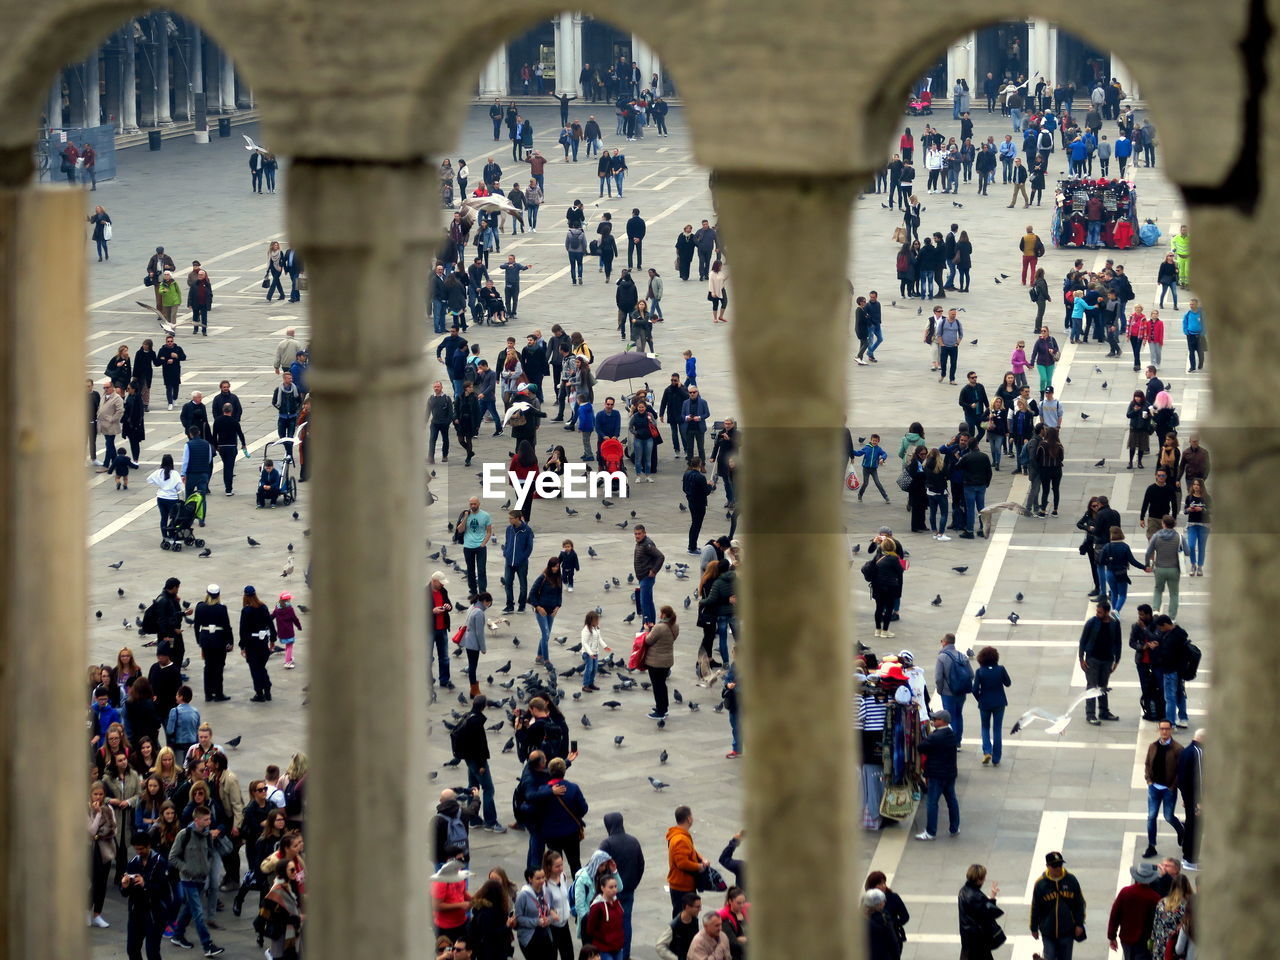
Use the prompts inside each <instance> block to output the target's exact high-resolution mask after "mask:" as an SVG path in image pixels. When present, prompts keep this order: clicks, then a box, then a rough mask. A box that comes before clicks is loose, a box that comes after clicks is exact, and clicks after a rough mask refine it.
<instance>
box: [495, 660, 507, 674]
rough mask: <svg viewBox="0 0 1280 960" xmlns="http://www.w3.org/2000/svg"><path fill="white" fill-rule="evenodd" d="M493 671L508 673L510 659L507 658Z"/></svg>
mask: <svg viewBox="0 0 1280 960" xmlns="http://www.w3.org/2000/svg"><path fill="white" fill-rule="evenodd" d="M493 672H494V673H510V672H511V661H510V660H508V661H507V662H506V663H504V664H503V665H502V666H500V667H499V668H498V669H497V670H495V671H493Z"/></svg>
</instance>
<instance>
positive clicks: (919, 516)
mask: <svg viewBox="0 0 1280 960" xmlns="http://www.w3.org/2000/svg"><path fill="white" fill-rule="evenodd" d="M928 457H929V448H928V447H927V446H925V445H924V444H923V443H922V444H920V445H919V446H918V447H916V448H915V450H914V451H913V452H912V454H911V460H910V462H909V463H908V464H907V473H908V475H909V476H910V477H911V486H910V487H908V488H907V505H908V506H909V507H910V508H911V532H912V533H928V532H929V524H928V522H927V521H926V519H925V515H924V514H925V509H926V508H927V507H928V506H929V491H928V488H927V486H926V483H925V481H926V478H927V473H928V467H926V466H925V460H927V459H928Z"/></svg>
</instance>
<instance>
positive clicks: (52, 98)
mask: <svg viewBox="0 0 1280 960" xmlns="http://www.w3.org/2000/svg"><path fill="white" fill-rule="evenodd" d="M45 125H46V126H47V127H48V128H49V129H50V130H61V129H62V71H61V70H59V71H58V75H57V76H56V77H54V78H53V83H52V84H50V85H49V103H48V105H47V106H46V107H45Z"/></svg>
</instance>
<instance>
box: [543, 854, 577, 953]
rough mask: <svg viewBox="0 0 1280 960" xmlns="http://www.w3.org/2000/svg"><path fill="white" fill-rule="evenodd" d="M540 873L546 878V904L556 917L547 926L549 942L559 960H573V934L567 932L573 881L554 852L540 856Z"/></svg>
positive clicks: (559, 855)
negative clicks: (549, 933) (549, 936)
mask: <svg viewBox="0 0 1280 960" xmlns="http://www.w3.org/2000/svg"><path fill="white" fill-rule="evenodd" d="M542 872H543V874H544V876H545V877H546V883H545V885H544V886H543V891H544V893H545V894H546V898H547V904H548V905H549V906H550V907H551V909H552V910H553V911H554V912H555V915H556V919H555V920H552V921H551V923H550V924H548V926H547V929H548V930H549V931H550V932H551V942H552V944H553V945H554V947H555V952H556V953H557V954H559V960H573V958H574V952H573V934H572V933H571V932H570V931H569V918H570V914H571V910H570V907H569V904H570V903H572V902H573V879H572V878H571V877H570V876H569V875H568V874H567V873H565V869H564V857H563V856H562V855H561V854H560V853H559V852H558V851H556V850H548V851H547V852H546V853H544V854H543V855H542Z"/></svg>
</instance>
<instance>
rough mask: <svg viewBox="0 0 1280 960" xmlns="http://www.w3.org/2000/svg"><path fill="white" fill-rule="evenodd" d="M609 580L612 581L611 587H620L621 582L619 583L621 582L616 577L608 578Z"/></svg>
mask: <svg viewBox="0 0 1280 960" xmlns="http://www.w3.org/2000/svg"><path fill="white" fill-rule="evenodd" d="M609 579H610V580H612V581H613V585H614V586H615V587H620V586H622V581H621V580H619V579H618V578H617V577H610V578H609Z"/></svg>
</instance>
